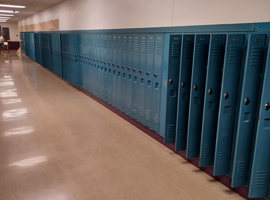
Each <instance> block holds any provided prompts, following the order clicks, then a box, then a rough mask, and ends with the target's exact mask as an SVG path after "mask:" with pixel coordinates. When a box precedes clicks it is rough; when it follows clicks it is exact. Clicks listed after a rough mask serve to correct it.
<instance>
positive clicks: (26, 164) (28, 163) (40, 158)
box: [9, 156, 47, 167]
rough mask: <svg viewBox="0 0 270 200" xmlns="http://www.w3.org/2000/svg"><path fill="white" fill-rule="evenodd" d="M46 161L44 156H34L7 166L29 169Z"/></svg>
mask: <svg viewBox="0 0 270 200" xmlns="http://www.w3.org/2000/svg"><path fill="white" fill-rule="evenodd" d="M46 161H47V157H46V156H36V157H31V158H27V159H24V160H19V161H16V162H14V163H11V164H9V166H10V167H31V166H34V165H37V164H39V163H43V162H46Z"/></svg>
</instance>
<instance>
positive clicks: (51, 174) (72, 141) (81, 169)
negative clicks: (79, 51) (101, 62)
mask: <svg viewBox="0 0 270 200" xmlns="http://www.w3.org/2000/svg"><path fill="white" fill-rule="evenodd" d="M0 101H1V102H0V112H1V119H0V120H1V122H0V199H1V200H88V199H91V200H113V199H115V200H121V199H129V200H130V199H134V200H139V199H142V200H158V199H160V200H180V199H183V200H199V199H200V200H203V199H207V200H212V199H213V200H214V199H217V200H223V199H224V200H228V199H230V200H238V199H239V200H240V199H242V197H240V196H239V195H238V194H236V193H234V192H232V191H231V190H229V189H228V188H226V187H225V186H224V185H222V184H221V183H220V182H218V181H215V180H214V179H213V178H211V177H210V176H208V175H206V174H205V173H204V172H202V171H200V170H198V169H197V168H196V167H194V166H193V165H192V164H190V163H188V162H187V161H185V160H184V159H183V158H181V157H180V156H178V155H177V154H175V153H173V152H172V151H171V150H169V149H168V148H166V147H165V146H163V145H162V144H160V143H159V142H157V141H155V140H154V139H152V138H151V137H149V136H148V135H146V134H144V133H143V132H142V131H140V130H139V129H137V128H136V127H134V126H133V125H131V124H129V123H128V122H127V121H125V120H124V119H122V118H121V117H119V116H117V115H116V114H114V113H113V112H111V111H110V110H108V109H107V108H105V107H103V106H102V105H100V104H99V103H97V102H96V101H94V100H93V99H91V98H89V97H88V96H86V95H85V94H83V93H82V92H80V91H79V90H77V89H75V88H73V87H71V86H70V85H69V84H67V83H66V82H64V81H63V80H61V79H59V78H58V77H57V76H55V75H53V74H52V73H51V72H49V71H48V70H46V69H44V68H43V67H41V66H40V65H38V64H37V63H35V62H33V61H32V60H30V59H29V58H27V57H26V56H24V55H17V54H16V53H15V52H13V51H11V52H10V53H6V54H0ZM194 172H195V173H194Z"/></svg>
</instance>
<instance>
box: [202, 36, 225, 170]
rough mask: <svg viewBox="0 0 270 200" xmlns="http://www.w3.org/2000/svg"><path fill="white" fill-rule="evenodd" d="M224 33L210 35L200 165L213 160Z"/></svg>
mask: <svg viewBox="0 0 270 200" xmlns="http://www.w3.org/2000/svg"><path fill="white" fill-rule="evenodd" d="M225 40H226V35H224V34H220V35H212V37H211V41H210V49H209V57H208V65H207V76H206V86H205V92H204V93H205V96H204V108H203V122H202V136H201V137H202V138H201V148H200V163H199V164H200V166H201V167H205V166H209V165H212V164H213V162H214V153H215V141H216V131H217V118H218V106H219V97H220V88H221V79H222V69H223V63H224V52H225Z"/></svg>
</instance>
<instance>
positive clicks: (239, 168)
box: [235, 161, 248, 178]
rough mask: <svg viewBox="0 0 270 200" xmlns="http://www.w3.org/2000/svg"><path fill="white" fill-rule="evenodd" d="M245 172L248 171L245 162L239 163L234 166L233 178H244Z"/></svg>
mask: <svg viewBox="0 0 270 200" xmlns="http://www.w3.org/2000/svg"><path fill="white" fill-rule="evenodd" d="M247 171H248V163H247V162H246V161H241V162H238V163H237V164H236V171H235V176H236V177H237V178H243V177H245V176H246V172H247Z"/></svg>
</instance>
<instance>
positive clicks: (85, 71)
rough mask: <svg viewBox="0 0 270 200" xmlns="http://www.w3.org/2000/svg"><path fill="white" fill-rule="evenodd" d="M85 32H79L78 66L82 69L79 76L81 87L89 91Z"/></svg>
mask: <svg viewBox="0 0 270 200" xmlns="http://www.w3.org/2000/svg"><path fill="white" fill-rule="evenodd" d="M87 39H88V38H87V34H81V35H80V38H79V41H80V42H79V46H80V48H79V49H80V56H79V60H80V66H81V70H82V77H81V87H82V88H84V89H85V90H87V91H89V81H88V76H89V71H88V66H87V59H86V58H87V57H86V56H87V53H88V52H87V43H88V41H87Z"/></svg>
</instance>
